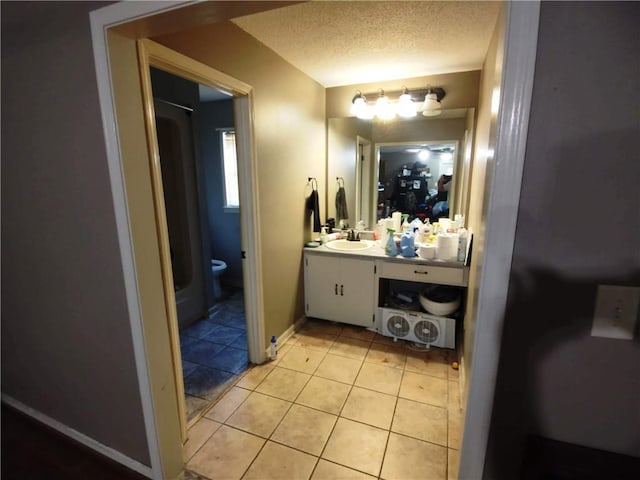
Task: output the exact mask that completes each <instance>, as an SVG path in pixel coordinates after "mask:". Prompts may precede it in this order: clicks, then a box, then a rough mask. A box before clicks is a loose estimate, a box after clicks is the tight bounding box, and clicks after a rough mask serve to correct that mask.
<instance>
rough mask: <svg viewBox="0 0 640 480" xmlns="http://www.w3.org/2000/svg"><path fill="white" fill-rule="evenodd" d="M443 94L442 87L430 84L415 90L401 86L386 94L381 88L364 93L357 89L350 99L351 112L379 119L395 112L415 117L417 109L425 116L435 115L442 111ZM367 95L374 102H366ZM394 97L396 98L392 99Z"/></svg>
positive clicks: (385, 118)
mask: <svg viewBox="0 0 640 480" xmlns="http://www.w3.org/2000/svg"><path fill="white" fill-rule="evenodd" d="M445 95H446V93H445V91H444V89H443V88H441V87H431V86H427V88H422V89H415V90H409V89H408V88H407V87H404V86H403V87H402V90H399V91H395V92H390V93H388V94H386V93H385V92H384V90H382V89H378V92H377V93H369V94H366V95H365V94H363V93H362V92H361V91H360V90H358V91H356V94H355V96H354V97H353V99H352V100H351V103H352V105H351V113H352V114H353V115H355V116H356V117H358V118H361V119H367V120H370V119H372V118H374V116H375V117H377V118H379V119H381V120H391V119H393V118H394V117H395V116H396V114H397V115H399V116H400V117H403V118H411V117H415V116H416V114H417V112H418V111H421V112H422V114H423V115H424V116H426V117H430V116H436V115H440V113H442V105H441V103H440V102H441V100H442V99H443V98H444V96H445ZM367 96H368V97H369V98H377V100H376V102H375V104H370V103H368V101H367ZM396 98H397V100H394V99H396Z"/></svg>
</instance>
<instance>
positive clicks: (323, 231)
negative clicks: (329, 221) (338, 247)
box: [320, 227, 327, 245]
mask: <svg viewBox="0 0 640 480" xmlns="http://www.w3.org/2000/svg"><path fill="white" fill-rule="evenodd" d="M320 243H321V244H322V245H324V244H325V243H327V228H326V227H321V228H320Z"/></svg>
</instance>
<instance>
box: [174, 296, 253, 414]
mask: <svg viewBox="0 0 640 480" xmlns="http://www.w3.org/2000/svg"><path fill="white" fill-rule="evenodd" d="M180 349H181V352H182V374H183V376H184V389H185V395H186V403H187V421H195V420H196V419H197V417H198V416H199V415H201V414H202V413H203V412H204V411H205V410H206V409H207V408H208V407H209V406H210V405H211V404H212V403H213V402H215V401H216V400H217V399H218V398H219V397H220V395H222V394H223V393H224V392H225V391H226V390H227V389H228V388H229V387H230V386H231V385H233V384H234V383H235V382H236V381H237V380H238V379H239V378H240V374H242V373H243V372H244V371H245V370H246V369H247V367H248V365H249V359H248V354H247V332H246V323H245V317H244V300H243V292H242V290H237V291H234V292H232V293H230V294H229V296H228V297H227V298H225V299H224V300H222V301H220V302H218V303H217V304H216V305H215V307H214V309H213V311H212V313H211V314H210V315H209V317H208V318H205V319H203V320H200V321H198V322H195V323H193V324H191V325H190V326H189V327H187V328H185V329H183V330H182V331H180Z"/></svg>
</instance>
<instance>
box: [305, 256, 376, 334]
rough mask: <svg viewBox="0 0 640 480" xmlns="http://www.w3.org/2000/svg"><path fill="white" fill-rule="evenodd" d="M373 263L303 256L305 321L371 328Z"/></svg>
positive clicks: (373, 311) (333, 257) (355, 259)
mask: <svg viewBox="0 0 640 480" xmlns="http://www.w3.org/2000/svg"><path fill="white" fill-rule="evenodd" d="M375 268H376V266H375V262H372V261H371V260H369V259H361V258H350V257H349V256H347V255H336V256H331V255H321V254H314V253H311V252H305V254H304V289H305V311H306V315H307V316H308V317H315V318H321V319H324V320H333V321H336V322H342V323H348V324H351V325H360V326H363V327H372V326H374V322H375V315H374V314H375V310H376V308H375V307H376V305H375V303H376V301H375V297H374V295H375V292H376V289H377V286H376V281H377V279H376V275H375Z"/></svg>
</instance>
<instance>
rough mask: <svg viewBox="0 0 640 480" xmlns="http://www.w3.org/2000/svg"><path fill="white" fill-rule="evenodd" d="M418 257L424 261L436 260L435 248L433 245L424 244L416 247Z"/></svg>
mask: <svg viewBox="0 0 640 480" xmlns="http://www.w3.org/2000/svg"><path fill="white" fill-rule="evenodd" d="M418 256H419V257H420V258H424V259H425V260H430V259H432V258H436V246H435V245H434V244H433V243H425V244H423V245H420V246H419V247H418Z"/></svg>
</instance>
